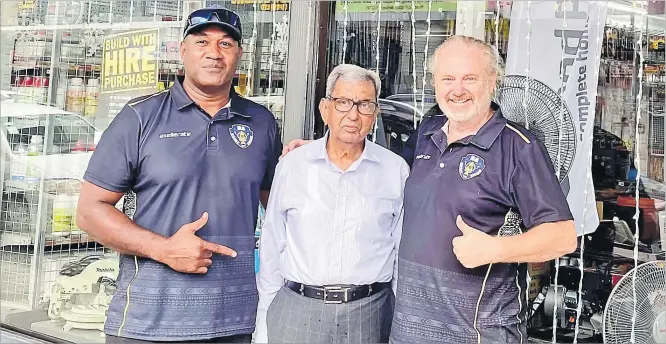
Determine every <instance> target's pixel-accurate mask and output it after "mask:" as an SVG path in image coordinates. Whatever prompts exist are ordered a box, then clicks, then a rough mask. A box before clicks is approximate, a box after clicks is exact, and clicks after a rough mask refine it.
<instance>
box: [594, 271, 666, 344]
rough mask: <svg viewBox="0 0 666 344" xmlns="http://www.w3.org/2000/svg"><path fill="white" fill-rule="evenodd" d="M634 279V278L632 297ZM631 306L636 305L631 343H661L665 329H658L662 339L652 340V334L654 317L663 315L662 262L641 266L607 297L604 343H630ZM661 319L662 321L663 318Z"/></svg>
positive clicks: (665, 280) (665, 295)
mask: <svg viewBox="0 0 666 344" xmlns="http://www.w3.org/2000/svg"><path fill="white" fill-rule="evenodd" d="M636 276H638V277H636ZM634 278H636V294H635V297H634ZM634 303H635V304H636V324H635V327H634V342H633V343H639V344H651V343H663V338H666V333H663V332H664V331H665V330H666V328H662V329H661V330H662V331H660V332H662V333H661V336H663V337H662V338H661V339H662V340H656V339H655V338H654V337H653V334H652V333H653V324H654V323H655V321H656V320H657V317H659V315H660V314H662V313H664V312H666V262H664V261H651V262H647V263H643V264H641V265H639V266H638V267H636V268H634V269H632V270H631V271H629V272H628V273H627V274H626V275H624V276H623V277H622V279H620V281H619V282H618V283H617V285H616V286H615V288H614V289H613V291H612V292H611V294H610V296H609V297H608V302H607V304H606V308H605V310H604V322H603V341H604V343H606V344H616V343H617V344H626V343H632V341H631V327H632V320H631V319H632V315H633V314H634ZM661 317H662V318H663V317H664V315H662V316H661ZM662 325H664V324H662Z"/></svg>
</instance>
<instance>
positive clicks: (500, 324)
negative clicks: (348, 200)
mask: <svg viewBox="0 0 666 344" xmlns="http://www.w3.org/2000/svg"><path fill="white" fill-rule="evenodd" d="M493 108H494V109H495V113H494V115H493V117H492V118H491V119H490V120H489V121H488V122H487V123H486V124H485V125H484V126H483V127H482V128H481V129H480V130H479V131H478V132H477V134H476V135H473V136H468V137H466V138H463V139H461V140H459V141H457V142H453V143H451V144H448V142H447V138H446V135H445V133H444V131H443V130H442V127H443V126H444V124H445V123H446V121H447V119H446V117H445V116H443V115H441V112H440V113H439V115H435V116H429V117H426V118H425V119H424V120H423V122H422V123H421V125H420V126H419V131H418V138H417V143H416V149H415V155H414V161H413V166H412V170H411V173H410V176H409V178H408V179H407V183H406V186H405V202H404V204H405V214H404V223H403V232H402V233H403V234H402V240H401V244H400V249H399V258H398V276H399V278H398V290H397V294H396V306H395V312H394V319H393V327H392V330H391V342H392V343H476V342H477V332H476V330H475V326H474V319H475V315H476V316H478V321H477V324H478V325H477V328H478V330H479V332H480V334H481V340H482V342H483V343H486V342H500V343H507V342H519V341H520V340H521V336H522V337H523V341H524V340H526V338H527V336H526V333H525V331H526V327H525V323H524V321H525V309H526V302H525V301H526V290H527V285H526V264H494V265H493V266H492V268H491V272H490V275H489V277H488V279H487V280H486V281H485V283H484V277H485V275H486V272H487V270H488V266H482V267H478V268H475V269H467V268H465V267H464V266H462V264H460V262H459V261H458V259H457V258H456V256H455V254H454V253H453V246H452V240H453V238H454V237H457V236H460V235H462V234H461V232H460V230H459V229H458V227H457V226H456V217H457V216H458V215H461V216H462V218H463V219H464V220H465V221H466V222H467V223H468V224H469V225H471V226H472V227H475V228H478V229H479V230H481V231H483V232H486V233H488V234H490V235H497V231H498V229H499V228H500V227H502V226H510V225H512V224H511V223H509V222H510V221H514V222H513V225H514V226H520V227H521V228H522V230H523V231H525V230H526V229H527V228H533V227H534V226H537V225H539V224H542V223H546V222H554V221H563V220H572V219H573V218H572V215H571V213H570V211H569V207H568V205H567V202H566V199H565V197H564V194H563V193H562V189H561V188H560V185H559V183H558V180H557V178H556V176H555V172H554V169H553V166H552V164H551V161H550V159H549V157H548V154H547V152H546V150H545V147H544V146H543V144H542V143H541V142H540V141H539V140H538V139H537V138H536V137H535V136H534V135H533V134H532V133H530V132H529V131H528V130H526V129H525V128H523V127H521V126H520V125H517V124H513V123H509V122H508V121H507V119H506V118H505V117H504V116H502V113H501V111H500V110H499V108H498V107H497V105H496V104H493ZM482 287H485V289H484V292H483V295H481V294H482V291H481V289H482ZM479 299H480V300H479ZM477 303H478V305H479V306H478V309H477Z"/></svg>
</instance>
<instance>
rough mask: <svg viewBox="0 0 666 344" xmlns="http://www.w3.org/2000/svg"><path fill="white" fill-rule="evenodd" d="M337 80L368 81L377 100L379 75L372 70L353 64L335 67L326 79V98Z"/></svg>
mask: <svg viewBox="0 0 666 344" xmlns="http://www.w3.org/2000/svg"><path fill="white" fill-rule="evenodd" d="M338 80H344V81H370V82H372V84H373V85H374V86H375V98H379V92H380V90H381V89H382V82H381V80H379V75H377V73H375V72H374V71H372V70H369V69H365V68H362V67H359V66H357V65H353V64H341V65H337V66H336V67H335V68H333V70H332V71H331V74H329V75H328V78H327V79H326V96H327V97H330V96H331V93H333V89H334V88H335V84H336V83H337V82H338Z"/></svg>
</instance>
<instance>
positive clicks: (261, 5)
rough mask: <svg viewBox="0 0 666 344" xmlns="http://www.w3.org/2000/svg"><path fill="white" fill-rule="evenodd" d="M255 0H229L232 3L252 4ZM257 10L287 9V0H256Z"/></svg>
mask: <svg viewBox="0 0 666 344" xmlns="http://www.w3.org/2000/svg"><path fill="white" fill-rule="evenodd" d="M254 3H255V0H231V4H232V5H252V6H254ZM256 3H257V11H273V7H275V11H289V1H269V0H256Z"/></svg>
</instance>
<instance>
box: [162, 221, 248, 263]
mask: <svg viewBox="0 0 666 344" xmlns="http://www.w3.org/2000/svg"><path fill="white" fill-rule="evenodd" d="M207 222H208V213H203V215H202V216H201V217H200V218H199V219H198V220H196V221H194V222H190V223H187V224H184V225H183V226H182V227H180V229H178V231H177V232H176V233H175V234H174V235H172V236H171V237H169V238H168V239H167V245H166V251H165V252H164V254H163V255H162V258H161V259H160V260H159V261H160V262H162V263H164V264H166V265H168V266H169V267H171V268H172V269H174V270H176V271H179V272H184V273H196V274H205V273H206V272H208V267H209V266H210V265H211V264H213V261H212V259H211V258H212V257H213V253H217V254H221V255H225V256H230V257H236V251H234V250H232V249H230V248H229V247H226V246H222V245H219V244H215V243H212V242H208V241H205V240H203V239H201V238H200V237H198V236H197V235H196V232H197V231H198V230H199V229H201V228H203V227H204V226H205V225H206V223H207Z"/></svg>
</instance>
